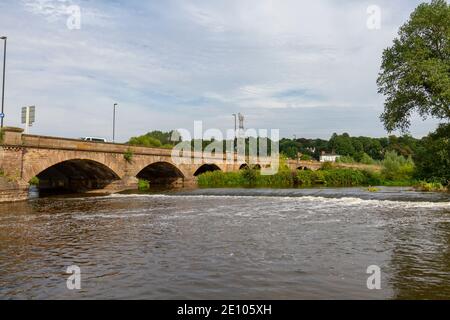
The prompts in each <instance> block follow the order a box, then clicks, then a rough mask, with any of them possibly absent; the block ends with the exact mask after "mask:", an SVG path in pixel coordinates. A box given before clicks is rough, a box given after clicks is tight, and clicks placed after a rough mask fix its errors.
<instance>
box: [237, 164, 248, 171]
mask: <svg viewBox="0 0 450 320" xmlns="http://www.w3.org/2000/svg"><path fill="white" fill-rule="evenodd" d="M248 168H249V166H248V164H246V163H243V164H241V165H240V166H239V170H245V169H248Z"/></svg>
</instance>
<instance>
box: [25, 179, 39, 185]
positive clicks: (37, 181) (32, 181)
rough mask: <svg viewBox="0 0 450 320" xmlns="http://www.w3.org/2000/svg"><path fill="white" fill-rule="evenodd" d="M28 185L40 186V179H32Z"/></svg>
mask: <svg viewBox="0 0 450 320" xmlns="http://www.w3.org/2000/svg"><path fill="white" fill-rule="evenodd" d="M28 183H29V184H30V186H38V185H39V178H38V177H33V178H31V179H30V181H28Z"/></svg>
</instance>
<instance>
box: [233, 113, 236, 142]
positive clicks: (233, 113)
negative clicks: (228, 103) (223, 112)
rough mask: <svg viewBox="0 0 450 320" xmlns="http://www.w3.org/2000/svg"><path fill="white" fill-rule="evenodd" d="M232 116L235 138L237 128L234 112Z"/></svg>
mask: <svg viewBox="0 0 450 320" xmlns="http://www.w3.org/2000/svg"><path fill="white" fill-rule="evenodd" d="M233 117H234V138H236V130H237V123H236V121H237V118H236V113H233Z"/></svg>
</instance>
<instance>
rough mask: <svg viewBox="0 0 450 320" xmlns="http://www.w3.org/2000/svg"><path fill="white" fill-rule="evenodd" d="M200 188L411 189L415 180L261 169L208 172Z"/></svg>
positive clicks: (377, 174) (335, 171) (371, 174)
mask: <svg viewBox="0 0 450 320" xmlns="http://www.w3.org/2000/svg"><path fill="white" fill-rule="evenodd" d="M197 182H198V186H199V187H200V188H239V187H253V188H298V187H300V188H305V187H356V186H410V187H413V186H414V185H416V184H417V181H415V180H413V179H403V180H392V179H387V178H386V177H385V176H384V175H383V174H382V173H381V172H376V171H369V170H356V169H344V168H331V169H327V170H317V171H311V170H298V171H297V172H291V171H289V170H280V171H279V172H278V173H276V174H274V175H269V176H265V175H261V174H260V171H259V170H254V169H245V170H241V171H240V172H221V171H214V172H206V173H204V174H202V175H200V176H199V177H198V180H197Z"/></svg>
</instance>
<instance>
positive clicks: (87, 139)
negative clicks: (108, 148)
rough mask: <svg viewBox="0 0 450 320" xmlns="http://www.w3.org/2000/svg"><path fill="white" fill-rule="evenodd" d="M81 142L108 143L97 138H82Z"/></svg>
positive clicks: (103, 139)
mask: <svg viewBox="0 0 450 320" xmlns="http://www.w3.org/2000/svg"><path fill="white" fill-rule="evenodd" d="M81 140H84V141H91V142H108V141H106V139H105V138H97V137H84V138H81Z"/></svg>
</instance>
